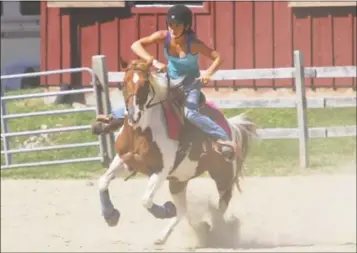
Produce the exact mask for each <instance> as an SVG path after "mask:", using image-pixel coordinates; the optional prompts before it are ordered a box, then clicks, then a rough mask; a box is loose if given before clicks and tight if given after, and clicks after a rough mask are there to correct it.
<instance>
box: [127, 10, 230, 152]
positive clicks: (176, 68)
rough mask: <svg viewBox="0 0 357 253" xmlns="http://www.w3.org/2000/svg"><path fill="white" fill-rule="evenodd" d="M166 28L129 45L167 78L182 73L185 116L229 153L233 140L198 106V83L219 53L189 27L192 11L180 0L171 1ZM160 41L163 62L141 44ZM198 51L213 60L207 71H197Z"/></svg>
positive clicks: (216, 63) (212, 69)
mask: <svg viewBox="0 0 357 253" xmlns="http://www.w3.org/2000/svg"><path fill="white" fill-rule="evenodd" d="M166 23H167V26H168V30H161V31H157V32H154V33H153V34H151V35H149V36H147V37H143V38H141V39H139V40H137V41H135V42H134V43H133V44H132V46H131V49H132V50H133V52H134V53H135V54H136V55H138V56H139V57H140V58H142V59H144V60H146V61H152V62H153V66H154V67H155V68H157V69H159V70H161V71H167V73H168V75H169V77H170V78H171V79H179V78H181V77H183V76H185V77H186V78H185V80H184V82H183V89H184V91H185V92H186V94H187V98H186V104H185V116H186V118H187V120H189V121H190V122H191V123H192V124H194V125H195V126H196V127H198V128H200V129H201V130H202V131H204V132H205V133H207V134H208V135H210V136H211V137H212V138H214V140H215V141H216V142H217V144H219V145H220V147H221V151H222V153H223V155H224V156H225V157H232V154H233V152H234V147H235V144H234V143H233V142H232V141H231V140H230V139H229V137H228V135H227V133H226V132H225V131H224V130H223V129H222V128H221V127H220V126H219V125H218V124H216V123H215V122H214V121H212V120H211V119H210V118H209V117H207V116H205V115H203V114H201V113H200V112H199V110H198V107H199V97H200V90H201V86H202V84H206V83H207V82H208V81H209V79H210V77H211V76H212V75H213V74H214V73H215V72H216V71H217V69H218V66H219V65H220V64H221V62H222V60H221V57H220V55H219V53H218V52H217V51H215V50H213V49H211V48H209V47H208V46H207V45H206V44H205V43H204V42H202V41H200V40H199V39H198V38H197V37H196V35H195V33H194V32H193V31H192V12H191V10H190V9H189V8H188V7H187V6H185V5H182V4H178V5H174V6H173V7H171V8H170V9H169V10H168V13H167V16H166ZM155 43H156V44H164V54H165V57H166V59H167V60H168V64H167V66H166V65H165V64H164V63H162V62H159V61H157V60H156V59H154V57H153V56H151V55H150V54H149V53H148V52H147V51H146V50H145V47H146V46H149V45H151V44H155ZM199 54H202V55H204V56H206V57H208V58H210V59H211V60H212V61H213V63H212V65H211V66H210V67H209V68H208V69H207V71H206V72H205V73H204V74H203V75H200V71H199V64H198V56H199Z"/></svg>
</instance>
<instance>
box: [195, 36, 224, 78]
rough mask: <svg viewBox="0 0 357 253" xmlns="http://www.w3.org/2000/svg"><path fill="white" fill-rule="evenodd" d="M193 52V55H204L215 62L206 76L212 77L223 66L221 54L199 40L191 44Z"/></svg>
mask: <svg viewBox="0 0 357 253" xmlns="http://www.w3.org/2000/svg"><path fill="white" fill-rule="evenodd" d="M191 51H192V53H193V54H197V53H199V54H203V55H204V56H206V57H208V58H209V59H211V60H212V61H213V62H212V64H211V66H210V67H209V68H208V69H207V70H206V73H205V75H209V76H212V75H213V74H214V73H215V72H216V71H217V70H218V67H219V66H220V65H221V64H222V58H221V56H220V54H219V53H218V52H217V51H216V50H214V49H212V48H210V47H208V46H207V45H206V44H205V43H203V42H202V41H200V40H199V39H197V38H196V39H195V40H194V41H193V42H192V44H191Z"/></svg>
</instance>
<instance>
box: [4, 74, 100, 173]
mask: <svg viewBox="0 0 357 253" xmlns="http://www.w3.org/2000/svg"><path fill="white" fill-rule="evenodd" d="M76 72H89V73H90V75H91V79H92V81H91V84H92V87H91V88H84V89H78V90H69V91H57V92H43V93H34V94H26V95H14V96H5V94H4V88H1V140H2V141H3V144H4V145H3V147H4V148H3V150H2V151H1V154H2V155H4V156H5V166H1V169H10V168H19V167H34V166H36V167H37V166H43V165H58V164H66V163H79V162H90V161H101V162H102V163H103V161H104V155H105V154H104V153H105V152H104V144H103V138H102V137H101V136H99V137H98V141H96V142H85V143H72V144H65V145H52V146H46V147H37V148H25V149H24V148H23V149H9V138H11V137H15V136H25V135H39V134H43V133H56V132H68V131H79V130H87V129H90V128H91V126H90V125H84V126H70V127H61V128H51V129H41V130H35V131H23V132H9V130H8V124H7V120H8V119H14V118H22V117H33V116H43V115H54V114H65V113H74V112H86V111H95V112H96V115H98V114H99V113H100V104H101V103H98V101H99V97H100V95H99V89H98V87H97V85H96V76H95V74H94V72H93V70H92V69H90V68H72V69H61V70H53V71H43V72H34V73H26V74H15V75H4V76H1V80H5V79H11V78H22V77H35V76H45V75H53V74H63V73H76ZM88 92H94V93H95V97H96V100H97V103H96V106H93V107H86V108H71V109H64V110H51V111H40V112H31V113H17V114H7V110H6V102H7V101H9V100H15V99H28V98H40V97H47V96H57V95H64V94H78V93H88ZM89 146H99V151H100V153H99V154H100V155H99V156H95V157H84V158H77V159H63V160H54V161H41V162H31V163H19V164H13V162H12V159H11V154H14V153H25V152H37V151H45V150H56V149H66V148H76V147H89Z"/></svg>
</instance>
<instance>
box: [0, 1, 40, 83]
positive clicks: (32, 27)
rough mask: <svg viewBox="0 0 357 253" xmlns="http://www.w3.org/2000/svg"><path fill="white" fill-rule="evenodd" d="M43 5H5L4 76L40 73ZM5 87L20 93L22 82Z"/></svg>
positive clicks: (24, 2)
mask: <svg viewBox="0 0 357 253" xmlns="http://www.w3.org/2000/svg"><path fill="white" fill-rule="evenodd" d="M40 4H41V2H40V1H1V75H4V74H15V73H20V72H26V71H38V70H39V68H40V61H41V42H40ZM10 80H11V81H10ZM2 84H3V85H4V86H6V88H10V89H17V88H20V87H21V80H17V79H9V81H7V82H4V81H3V82H2Z"/></svg>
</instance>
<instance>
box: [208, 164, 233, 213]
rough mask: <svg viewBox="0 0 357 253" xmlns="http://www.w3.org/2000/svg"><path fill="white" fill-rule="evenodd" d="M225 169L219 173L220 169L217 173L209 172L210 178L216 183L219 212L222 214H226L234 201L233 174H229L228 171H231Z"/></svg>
mask: <svg viewBox="0 0 357 253" xmlns="http://www.w3.org/2000/svg"><path fill="white" fill-rule="evenodd" d="M223 169H224V168H221V171H219V169H216V170H215V171H209V174H210V176H211V177H212V179H213V180H214V181H215V183H216V187H217V190H218V193H219V211H220V212H221V213H222V214H224V213H225V212H226V210H227V208H228V205H229V202H230V201H231V199H232V192H233V183H234V182H232V178H233V173H227V171H231V169H229V170H226V171H224V170H223ZM227 169H228V168H227ZM219 172H221V173H219ZM232 172H233V170H232Z"/></svg>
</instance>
